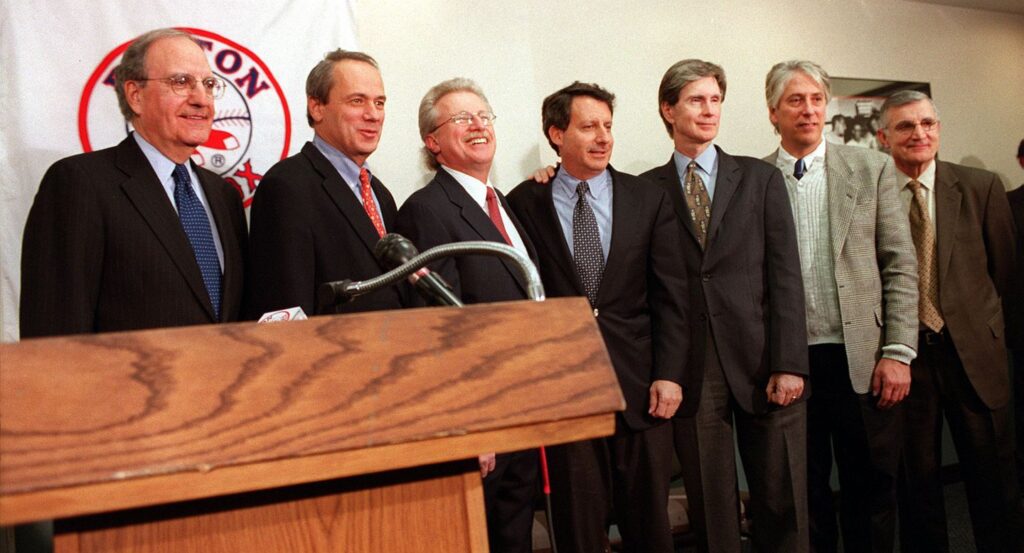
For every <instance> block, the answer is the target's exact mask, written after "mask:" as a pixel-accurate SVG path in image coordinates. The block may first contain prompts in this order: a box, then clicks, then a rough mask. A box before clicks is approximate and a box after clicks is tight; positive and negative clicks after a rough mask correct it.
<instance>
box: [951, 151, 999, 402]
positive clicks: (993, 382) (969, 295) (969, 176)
mask: <svg viewBox="0 0 1024 553" xmlns="http://www.w3.org/2000/svg"><path fill="white" fill-rule="evenodd" d="M935 163H936V167H935V231H936V232H935V235H936V250H937V253H938V256H937V263H938V266H939V267H938V269H939V307H940V308H941V310H942V317H943V319H945V321H946V329H947V330H948V331H949V334H950V336H952V338H953V344H954V345H955V347H956V351H957V354H958V355H959V356H960V361H961V362H962V363H963V366H964V371H965V372H966V373H967V377H968V379H970V381H971V385H972V386H973V387H974V389H975V391H976V392H977V393H978V396H979V397H981V399H982V401H984V402H985V404H986V405H988V406H989V407H990V408H992V409H996V408H999V407H1002V406H1004V405H1006V403H1007V402H1008V401H1009V400H1010V381H1009V372H1008V370H1009V369H1008V368H1007V356H1006V344H1005V336H1004V332H1005V330H1004V328H1005V327H1004V320H1003V309H1002V298H1003V297H1004V296H1005V295H1006V293H1007V291H1009V289H1010V278H1011V275H1012V274H1013V267H1014V261H1015V260H1014V257H1015V255H1014V251H1013V250H1014V228H1013V226H1014V225H1013V216H1012V215H1011V214H1010V207H1009V203H1008V202H1007V201H1006V189H1005V188H1004V187H1003V183H1002V182H1000V181H999V177H997V176H996V174H995V173H992V172H989V171H985V170H982V169H975V168H972V167H965V166H963V165H956V164H953V163H946V162H944V161H936V162H935Z"/></svg>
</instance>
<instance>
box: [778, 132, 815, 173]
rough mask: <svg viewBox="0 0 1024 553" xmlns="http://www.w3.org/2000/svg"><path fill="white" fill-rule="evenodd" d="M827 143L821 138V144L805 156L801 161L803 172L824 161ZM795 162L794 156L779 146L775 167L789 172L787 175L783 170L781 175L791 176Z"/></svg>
mask: <svg viewBox="0 0 1024 553" xmlns="http://www.w3.org/2000/svg"><path fill="white" fill-rule="evenodd" d="M827 143H828V141H827V140H825V139H824V138H822V140H821V142H820V143H819V144H818V147H817V148H815V149H814V151H813V152H811V153H809V154H807V155H806V156H804V158H803V160H804V170H805V171H810V170H811V167H814V166H815V164H817V163H819V162H821V161H823V160H824V159H825V144H827ZM796 160H797V158H796V156H794V155H793V154H791V153H789V152H787V151H786V149H785V148H783V147H782V146H781V145H780V146H779V157H778V163H776V167H779V168H780V169H788V170H789V173H787V172H786V171H785V170H784V171H782V174H784V175H785V174H792V173H793V166H795V165H796Z"/></svg>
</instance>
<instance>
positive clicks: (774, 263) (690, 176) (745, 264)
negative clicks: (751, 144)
mask: <svg viewBox="0 0 1024 553" xmlns="http://www.w3.org/2000/svg"><path fill="white" fill-rule="evenodd" d="M725 89H726V80H725V71H724V70H723V69H722V68H721V67H719V66H718V65H715V64H713V63H709V62H706V61H701V60H695V59H688V60H682V61H680V62H678V63H676V64H674V65H673V66H672V67H670V68H669V69H668V71H666V72H665V76H664V77H663V78H662V80H661V87H660V88H659V91H658V112H659V114H660V115H661V118H662V121H663V122H664V124H665V128H666V130H667V131H668V134H669V136H670V137H671V138H672V140H673V142H674V144H675V150H674V151H673V152H672V157H671V158H670V159H669V160H668V163H666V164H665V165H663V166H661V167H658V168H655V169H652V170H650V171H648V172H647V173H644V174H642V175H641V177H644V178H647V179H649V180H651V181H652V182H654V183H656V184H658V185H659V186H660V187H662V188H663V189H664V190H665V191H666V192H667V193H668V196H669V197H670V198H671V199H672V204H673V207H674V211H675V213H676V216H677V217H676V219H677V221H678V223H679V225H680V226H681V227H682V229H683V235H684V238H683V241H682V244H680V247H681V248H682V250H683V253H684V257H685V259H686V273H687V280H688V282H690V283H693V284H691V285H690V287H689V292H690V293H689V309H688V313H689V316H690V320H691V323H690V335H691V339H690V341H691V343H692V344H693V348H692V349H691V354H690V357H689V359H688V367H689V371H688V372H687V374H688V375H689V376H690V378H689V380H688V381H687V382H684V383H683V384H684V388H685V389H686V400H685V401H684V402H683V406H682V408H680V412H679V413H677V414H676V417H675V419H674V420H673V426H674V433H675V437H674V441H675V450H676V455H677V456H678V457H679V461H680V464H681V466H682V469H683V479H684V480H685V483H686V494H687V498H688V500H689V504H690V511H689V512H690V520H691V523H692V526H693V529H694V532H695V534H696V537H697V545H698V550H699V551H714V552H735V553H739V551H740V550H741V544H740V519H739V495H738V490H737V481H736V480H737V479H736V459H735V453H734V451H735V450H734V446H733V427H734V425H735V428H736V437H737V444H738V446H739V451H740V455H741V457H742V459H743V467H744V469H745V472H746V474H747V477H748V481H749V483H750V500H751V513H750V514H751V515H752V518H753V539H754V549H755V550H756V551H760V552H765V553H767V552H776V553H799V552H806V551H807V550H808V528H807V454H806V444H807V432H806V431H807V426H806V425H807V419H806V416H807V404H806V402H805V401H803V399H804V398H805V397H806V394H805V393H804V389H805V387H804V381H805V379H806V377H807V373H808V369H807V332H806V328H807V327H806V323H805V319H804V317H805V315H804V289H803V280H802V279H801V276H800V258H799V253H798V252H797V240H796V229H795V228H794V226H793V215H792V212H791V210H790V207H789V199H788V197H787V196H786V185H785V180H784V179H783V177H782V174H781V173H780V172H779V170H778V169H776V168H775V167H773V166H772V165H770V164H768V163H765V162H764V161H761V160H759V159H754V158H749V157H742V156H732V155H729V154H728V153H726V152H725V151H724V150H722V149H721V148H720V147H718V146H717V145H715V143H714V142H715V138H716V137H717V135H718V125H719V120H720V116H721V111H722V103H723V102H724V100H725ZM782 444H785V445H782Z"/></svg>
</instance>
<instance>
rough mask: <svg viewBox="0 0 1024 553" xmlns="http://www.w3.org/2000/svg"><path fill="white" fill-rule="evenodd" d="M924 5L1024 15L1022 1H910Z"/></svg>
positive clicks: (1023, 1)
mask: <svg viewBox="0 0 1024 553" xmlns="http://www.w3.org/2000/svg"><path fill="white" fill-rule="evenodd" d="M911 1H913V2H922V3H925V4H940V5H943V6H956V7H960V8H972V9H975V10H988V11H993V12H1005V13H1016V14H1021V15H1024V0H911Z"/></svg>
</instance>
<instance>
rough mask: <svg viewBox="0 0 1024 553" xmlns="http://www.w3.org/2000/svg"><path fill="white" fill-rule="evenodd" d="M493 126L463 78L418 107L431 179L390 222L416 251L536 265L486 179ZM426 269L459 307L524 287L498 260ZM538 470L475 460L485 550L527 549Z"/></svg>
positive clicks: (505, 456)
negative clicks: (497, 253) (495, 250)
mask: <svg viewBox="0 0 1024 553" xmlns="http://www.w3.org/2000/svg"><path fill="white" fill-rule="evenodd" d="M493 123H494V111H493V110H492V109H491V106H490V104H489V103H488V102H487V98H486V96H484V93H483V91H482V90H480V87H478V86H477V85H476V83H474V82H473V81H471V80H469V79H451V80H447V81H443V82H441V83H439V84H437V85H435V86H434V87H433V88H431V89H430V90H429V91H427V93H426V95H425V96H424V97H423V100H422V101H421V102H420V108H419V127H420V137H421V138H422V139H423V147H424V149H423V155H424V160H425V161H426V164H427V166H428V167H429V168H431V169H434V170H436V171H437V173H436V174H435V175H434V178H433V179H432V180H431V181H430V182H429V183H427V185H426V186H425V187H424V188H422V189H420V190H418V191H416V192H415V193H413V194H412V195H411V196H409V199H408V200H406V202H405V203H404V204H403V205H402V209H401V210H400V211H399V212H398V217H397V219H396V222H395V230H396V232H398V233H399V234H402V235H404V236H405V237H407V238H409V239H410V240H412V242H413V243H414V244H415V245H416V246H417V248H419V249H420V251H423V250H426V249H428V248H432V247H434V246H438V245H441V244H448V243H450V242H463V241H467V240H489V241H491V242H501V243H503V244H508V245H510V246H512V247H514V248H516V249H518V250H519V251H521V252H522V253H524V254H526V255H528V256H529V257H530V258H531V259H534V260H536V259H537V256H536V253H535V252H534V249H533V245H532V243H531V242H530V239H529V238H528V237H527V236H526V233H524V232H523V228H522V226H520V224H519V221H518V220H517V219H516V217H515V216H514V215H513V214H512V212H511V211H510V210H509V208H508V206H507V205H506V203H505V199H504V197H503V196H502V195H501V194H500V193H499V192H497V191H496V190H495V189H494V187H493V186H492V185H491V183H490V180H489V175H490V172H491V163H492V162H493V161H494V151H495V138H494V125H493ZM430 269H431V270H432V271H434V272H435V273H437V274H439V275H440V276H441V277H442V278H444V279H445V281H447V282H448V283H449V284H450V285H451V286H452V289H453V291H454V293H455V295H456V297H459V298H460V299H461V300H462V301H463V302H464V303H466V304H471V303H486V302H497V301H511V300H522V299H526V298H527V288H526V284H527V283H526V282H525V281H524V280H523V278H522V276H521V275H520V274H519V271H518V270H517V269H516V267H515V266H514V265H513V264H512V263H511V262H510V261H509V260H507V259H505V258H497V257H489V256H462V257H457V258H448V259H444V260H442V261H439V262H437V263H434V264H432V265H431V266H430ZM414 301H415V300H414ZM415 303H417V304H422V303H423V301H422V300H419V301H415ZM537 464H538V459H537V451H536V450H529V451H516V452H512V453H502V454H500V455H497V457H495V455H494V454H493V453H488V454H484V455H481V456H480V473H481V475H482V476H483V477H484V505H485V508H486V511H487V535H488V540H489V542H490V547H491V551H494V552H496V553H505V552H517V553H529V552H530V551H532V545H531V533H532V528H533V501H534V498H535V496H536V491H537Z"/></svg>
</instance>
